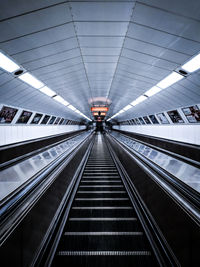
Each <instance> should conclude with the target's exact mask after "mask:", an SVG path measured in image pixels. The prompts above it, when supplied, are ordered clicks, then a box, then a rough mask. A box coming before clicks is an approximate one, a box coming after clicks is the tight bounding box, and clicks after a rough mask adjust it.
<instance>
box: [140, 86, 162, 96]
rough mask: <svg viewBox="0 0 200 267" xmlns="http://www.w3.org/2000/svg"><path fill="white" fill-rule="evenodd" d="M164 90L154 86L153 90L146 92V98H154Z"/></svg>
mask: <svg viewBox="0 0 200 267" xmlns="http://www.w3.org/2000/svg"><path fill="white" fill-rule="evenodd" d="M161 90H162V89H161V88H159V87H157V86H153V87H152V88H151V89H149V90H148V91H146V92H145V93H144V94H145V95H146V96H152V95H155V94H157V93H158V92H160V91H161Z"/></svg>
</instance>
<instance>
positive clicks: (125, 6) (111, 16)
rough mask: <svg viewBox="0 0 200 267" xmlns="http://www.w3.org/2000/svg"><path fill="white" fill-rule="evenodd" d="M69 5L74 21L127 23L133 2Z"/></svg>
mask: <svg viewBox="0 0 200 267" xmlns="http://www.w3.org/2000/svg"><path fill="white" fill-rule="evenodd" d="M70 5H71V7H72V10H73V17H74V20H75V21H129V18H130V17H131V14H132V8H133V6H134V2H133V3H131V2H127V3H126V2H125V3H120V2H113V3H111V2H106V1H105V2H101V3H97V2H85V3H80V2H77V3H76V2H74V3H73V2H71V3H70ZM111 10H112V12H111Z"/></svg>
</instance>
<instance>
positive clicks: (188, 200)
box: [109, 134, 200, 225]
mask: <svg viewBox="0 0 200 267" xmlns="http://www.w3.org/2000/svg"><path fill="white" fill-rule="evenodd" d="M109 136H110V137H111V138H112V139H113V140H115V142H116V143H117V144H118V145H119V146H120V147H121V148H122V149H123V150H124V151H125V152H126V153H127V154H128V155H129V156H130V157H131V158H132V159H133V160H134V161H135V162H136V163H137V164H138V165H139V166H140V167H141V168H142V169H143V170H144V171H145V172H146V173H147V174H148V175H149V176H150V177H151V178H152V180H154V182H156V184H158V185H159V186H160V187H161V188H162V189H163V190H164V191H165V192H167V193H168V194H169V195H170V196H171V197H172V198H173V199H174V200H175V201H176V202H177V203H178V204H179V205H180V206H181V207H182V208H183V209H184V210H185V211H186V212H187V213H188V214H189V216H190V217H191V218H192V219H193V220H194V221H195V222H196V223H197V224H198V225H200V211H199V207H200V201H199V194H198V193H196V192H194V190H193V189H192V188H190V187H189V186H187V185H186V184H184V183H183V182H181V181H179V180H178V179H176V177H174V176H173V175H171V174H169V173H167V172H166V171H164V170H163V169H162V168H161V167H159V166H158V165H157V164H155V163H153V162H151V161H150V160H148V159H146V158H145V157H144V156H142V155H141V154H140V153H138V152H136V151H134V150H132V149H131V148H129V147H128V146H127V145H125V144H124V143H121V142H120V141H119V140H117V139H116V138H115V137H113V136H112V135H110V134H109Z"/></svg>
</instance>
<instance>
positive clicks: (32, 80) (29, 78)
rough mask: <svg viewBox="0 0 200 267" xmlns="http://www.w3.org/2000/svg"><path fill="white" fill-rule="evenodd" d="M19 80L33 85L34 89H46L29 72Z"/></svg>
mask: <svg viewBox="0 0 200 267" xmlns="http://www.w3.org/2000/svg"><path fill="white" fill-rule="evenodd" d="M19 79H20V80H22V81H23V82H25V83H27V84H29V85H31V86H32V87H34V88H36V89H40V88H41V87H44V84H43V83H42V82H41V81H39V80H38V79H37V78H35V77H34V76H33V75H32V74H30V73H28V72H26V73H24V74H22V75H20V76H19Z"/></svg>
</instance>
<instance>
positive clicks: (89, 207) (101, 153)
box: [51, 134, 160, 267]
mask: <svg viewBox="0 0 200 267" xmlns="http://www.w3.org/2000/svg"><path fill="white" fill-rule="evenodd" d="M145 233H146V232H145V231H144V228H143V227H142V223H141V221H140V220H139V218H138V216H137V212H136V210H135V208H134V207H133V204H132V202H131V200H130V198H129V195H128V193H127V191H126V187H125V185H124V182H123V177H121V176H120V174H119V172H118V169H117V167H116V165H115V163H114V160H113V158H112V157H111V154H110V152H109V149H108V147H107V145H106V143H105V142H104V137H103V136H102V135H100V134H99V135H96V137H95V141H94V145H93V147H92V150H91V153H90V155H89V157H88V160H87V163H86V165H85V168H84V171H83V174H82V177H81V180H80V183H79V185H78V188H77V190H76V193H75V195H74V198H73V201H72V204H71V208H70V211H69V215H68V218H67V221H66V224H65V226H64V228H63V231H62V233H61V237H60V240H59V243H58V245H57V248H56V252H55V256H54V258H53V261H52V262H51V266H56V267H58V266H76V267H78V266H82V267H84V266H87V267H90V266H93V267H94V266H95V267H98V266H109V267H112V266H115V267H117V266H126V267H128V266H154V267H155V266H160V264H158V260H157V258H156V256H155V254H154V251H153V249H152V247H151V245H150V242H149V239H148V238H147V235H146V234H145Z"/></svg>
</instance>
